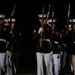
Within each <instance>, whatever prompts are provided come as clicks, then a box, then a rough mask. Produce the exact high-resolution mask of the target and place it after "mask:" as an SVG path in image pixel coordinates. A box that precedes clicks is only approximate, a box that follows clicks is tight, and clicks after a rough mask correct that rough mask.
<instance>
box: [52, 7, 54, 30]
mask: <svg viewBox="0 0 75 75" xmlns="http://www.w3.org/2000/svg"><path fill="white" fill-rule="evenodd" d="M53 19H54V7H53V10H52V30H54V27H53V24H54V23H53Z"/></svg>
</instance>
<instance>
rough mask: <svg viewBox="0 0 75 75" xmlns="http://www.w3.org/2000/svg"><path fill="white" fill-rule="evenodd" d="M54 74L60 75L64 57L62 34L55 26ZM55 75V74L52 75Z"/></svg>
mask: <svg viewBox="0 0 75 75" xmlns="http://www.w3.org/2000/svg"><path fill="white" fill-rule="evenodd" d="M52 45H53V48H52V49H53V55H52V56H53V72H54V75H59V73H60V66H61V55H62V34H61V33H60V31H59V30H58V28H57V27H56V25H55V28H54V33H53V44H52ZM52 75H53V74H52Z"/></svg>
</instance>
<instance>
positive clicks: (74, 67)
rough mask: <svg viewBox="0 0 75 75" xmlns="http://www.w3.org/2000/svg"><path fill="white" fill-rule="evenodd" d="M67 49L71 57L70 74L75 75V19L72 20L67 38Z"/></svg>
mask: <svg viewBox="0 0 75 75" xmlns="http://www.w3.org/2000/svg"><path fill="white" fill-rule="evenodd" d="M67 49H68V54H70V55H71V59H70V62H71V72H72V74H73V75H75V19H72V30H71V31H69V33H68V36H67Z"/></svg>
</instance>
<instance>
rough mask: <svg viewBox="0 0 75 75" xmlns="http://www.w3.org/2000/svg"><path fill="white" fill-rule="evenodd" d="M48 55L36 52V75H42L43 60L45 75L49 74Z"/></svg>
mask: <svg viewBox="0 0 75 75" xmlns="http://www.w3.org/2000/svg"><path fill="white" fill-rule="evenodd" d="M50 56H51V54H50V53H40V52H36V58H37V75H44V71H43V68H44V67H43V60H44V62H45V66H46V75H49V73H50V66H49V65H50Z"/></svg>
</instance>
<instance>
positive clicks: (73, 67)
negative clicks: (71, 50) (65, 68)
mask: <svg viewBox="0 0 75 75" xmlns="http://www.w3.org/2000/svg"><path fill="white" fill-rule="evenodd" d="M71 63H72V64H71V72H73V73H74V75H75V55H72V61H71Z"/></svg>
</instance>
